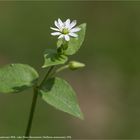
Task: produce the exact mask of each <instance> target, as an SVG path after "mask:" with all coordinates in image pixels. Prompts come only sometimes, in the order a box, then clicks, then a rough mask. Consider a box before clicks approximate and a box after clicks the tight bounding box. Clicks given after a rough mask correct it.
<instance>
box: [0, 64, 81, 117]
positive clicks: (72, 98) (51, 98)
mask: <svg viewBox="0 0 140 140" xmlns="http://www.w3.org/2000/svg"><path fill="white" fill-rule="evenodd" d="M38 78H39V75H38V73H37V72H36V70H35V69H33V68H32V67H31V66H29V65H25V64H11V65H6V66H5V67H3V68H1V69H0V92H2V93H18V92H21V91H23V90H25V89H27V88H29V87H32V86H34V85H35V84H36V83H37V80H38ZM39 93H40V94H41V96H42V99H43V100H44V101H46V102H47V103H48V104H50V105H52V106H54V107H55V108H57V109H59V110H62V111H64V112H67V113H69V114H72V115H74V116H76V117H79V118H81V119H82V118H83V116H82V113H81V111H80V108H79V106H78V103H77V101H76V95H75V92H74V91H73V89H72V88H71V86H70V85H69V84H68V83H67V82H66V81H64V80H62V79H60V78H52V79H48V80H47V81H45V83H44V84H43V85H42V86H41V87H40V89H39Z"/></svg>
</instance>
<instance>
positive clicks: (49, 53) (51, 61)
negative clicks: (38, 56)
mask: <svg viewBox="0 0 140 140" xmlns="http://www.w3.org/2000/svg"><path fill="white" fill-rule="evenodd" d="M44 59H45V62H44V65H43V66H42V67H43V68H46V67H49V66H54V65H59V64H64V63H65V62H66V61H67V60H68V58H67V56H65V55H61V54H59V53H57V51H56V50H53V49H47V50H46V52H45V54H44Z"/></svg>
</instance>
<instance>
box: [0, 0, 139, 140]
mask: <svg viewBox="0 0 140 140" xmlns="http://www.w3.org/2000/svg"><path fill="white" fill-rule="evenodd" d="M57 18H61V19H63V20H66V19H67V18H70V19H72V20H73V19H77V21H78V24H80V23H83V22H86V23H87V32H86V38H85V41H84V44H83V46H82V48H81V50H80V51H79V52H78V53H77V54H76V55H75V56H72V57H71V58H70V59H71V60H74V59H76V60H79V61H81V62H84V63H86V68H84V69H81V70H79V71H75V72H70V71H65V72H64V73H61V74H59V75H60V76H61V77H64V78H65V79H66V80H67V81H69V83H71V84H72V86H73V88H74V89H75V91H76V92H77V96H78V100H79V104H80V106H81V109H82V111H83V112H84V114H85V120H84V121H81V120H78V119H77V118H74V117H72V116H70V115H67V114H65V113H63V112H60V111H58V110H56V109H54V108H53V107H50V106H49V105H48V104H46V103H45V102H44V101H43V100H41V99H38V104H37V108H36V112H35V116H34V121H33V128H32V133H31V135H35V136H40V135H45V136H46V135H51V136H65V135H66V136H67V135H68V136H72V138H73V139H97V138H104V139H105V138H106V139H109V138H116V139H119V138H121V139H123V138H126V139H128V138H130V139H131V138H132V139H134V138H138V139H139V138H140V64H139V62H140V2H101V1H100V2H98V1H97V2H88V1H87V2H86V1H85V2H84V1H83V2H80V1H79V2H60V1H58V2H43V1H42V2H31V1H30V2H2V1H1V2H0V66H3V65H5V64H7V63H16V62H20V63H27V64H30V65H31V66H33V67H34V68H36V69H37V70H38V71H39V72H41V68H40V66H41V65H42V64H43V56H42V54H43V52H44V50H45V48H47V47H54V46H55V42H56V38H55V37H53V36H51V35H50V33H51V30H50V26H53V22H54V20H55V19H57ZM43 72H45V71H44V70H43ZM31 99H32V90H27V91H25V92H22V93H19V94H6V95H5V94H0V112H1V113H0V136H4V135H6V136H9V135H16V136H19V135H24V132H25V127H26V125H27V119H28V115H29V109H30V105H31Z"/></svg>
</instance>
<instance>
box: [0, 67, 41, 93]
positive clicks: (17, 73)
mask: <svg viewBox="0 0 140 140" xmlns="http://www.w3.org/2000/svg"><path fill="white" fill-rule="evenodd" d="M38 77H39V76H38V73H37V72H36V71H35V70H34V69H33V68H32V67H31V66H29V65H25V64H10V65H6V66H4V67H2V68H0V92H1V93H14V92H20V91H23V90H25V89H26V88H29V87H32V86H33V85H34V84H35V83H36V82H37V79H38Z"/></svg>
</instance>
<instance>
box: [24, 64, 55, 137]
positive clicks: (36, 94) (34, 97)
mask: <svg viewBox="0 0 140 140" xmlns="http://www.w3.org/2000/svg"><path fill="white" fill-rule="evenodd" d="M53 68H54V66H52V67H50V69H49V70H48V72H47V74H46V75H45V77H44V79H43V80H42V82H41V84H40V85H39V86H37V85H35V86H34V88H33V89H34V90H33V91H34V95H33V99H32V105H31V110H30V115H29V120H28V124H27V128H26V132H25V138H24V140H28V139H29V136H30V132H31V128H32V122H33V117H34V112H35V107H36V102H37V97H38V88H39V87H41V86H42V84H43V83H44V82H45V81H46V80H47V78H48V76H49V75H50V73H51V71H52V70H53Z"/></svg>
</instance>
